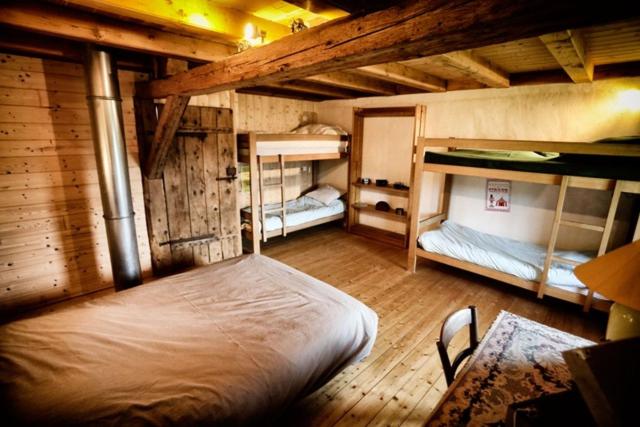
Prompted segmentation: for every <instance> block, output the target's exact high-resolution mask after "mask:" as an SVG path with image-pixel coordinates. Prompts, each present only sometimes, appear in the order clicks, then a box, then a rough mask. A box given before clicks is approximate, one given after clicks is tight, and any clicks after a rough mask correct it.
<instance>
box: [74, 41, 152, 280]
mask: <svg viewBox="0 0 640 427" xmlns="http://www.w3.org/2000/svg"><path fill="white" fill-rule="evenodd" d="M84 71H85V81H86V87H87V104H88V106H89V114H90V117H91V129H92V133H93V146H94V150H95V155H96V164H97V168H98V180H99V182H100V196H101V199H102V209H103V212H104V222H105V226H106V229H107V240H108V244H109V254H110V256H111V271H112V272H113V281H114V285H115V288H116V290H122V289H126V288H129V287H132V286H135V285H138V284H140V283H141V281H142V280H141V276H142V274H141V271H140V258H139V255H138V242H137V239H136V228H135V222H134V212H133V203H132V201H131V187H130V184H129V167H128V164H127V150H126V144H125V139H124V127H123V121H122V107H121V102H122V100H121V99H120V87H119V84H118V70H117V68H116V63H115V60H114V59H113V58H112V57H111V55H110V54H109V53H108V52H106V51H104V50H101V49H99V48H96V47H94V46H92V45H87V47H86V50H85V61H84Z"/></svg>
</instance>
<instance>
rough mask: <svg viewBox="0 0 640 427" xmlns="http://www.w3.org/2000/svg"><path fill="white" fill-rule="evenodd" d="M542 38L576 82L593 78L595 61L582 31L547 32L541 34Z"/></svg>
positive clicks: (585, 81)
mask: <svg viewBox="0 0 640 427" xmlns="http://www.w3.org/2000/svg"><path fill="white" fill-rule="evenodd" d="M540 40H541V41H542V43H544V45H545V46H546V47H547V49H548V50H549V52H550V53H551V55H553V57H554V58H555V59H556V61H558V64H560V66H561V67H562V69H563V70H564V71H565V72H566V73H567V75H568V76H569V77H570V78H571V80H573V82H574V83H587V82H590V81H592V80H593V62H592V61H591V58H590V57H589V52H588V50H587V46H586V45H585V42H584V38H583V37H582V33H581V32H580V31H577V30H567V31H560V32H556V33H551V34H545V35H542V36H540Z"/></svg>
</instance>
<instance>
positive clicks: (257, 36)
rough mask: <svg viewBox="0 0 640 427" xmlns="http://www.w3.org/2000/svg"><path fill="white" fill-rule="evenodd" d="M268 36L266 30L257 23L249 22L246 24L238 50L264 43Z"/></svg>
mask: <svg viewBox="0 0 640 427" xmlns="http://www.w3.org/2000/svg"><path fill="white" fill-rule="evenodd" d="M266 37H267V32H266V31H264V30H260V29H259V28H258V26H257V25H255V24H252V23H247V25H245V26H244V38H243V39H242V40H240V41H239V42H238V52H242V51H243V50H247V49H249V48H250V47H254V46H259V45H261V44H264V40H265V38H266Z"/></svg>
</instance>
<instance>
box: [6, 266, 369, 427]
mask: <svg viewBox="0 0 640 427" xmlns="http://www.w3.org/2000/svg"><path fill="white" fill-rule="evenodd" d="M376 330H377V316H376V314H375V312H373V311H372V310H371V309H369V308H368V307H366V306H365V305H364V304H362V303H360V302H359V301H357V300H356V299H354V298H352V297H350V296H349V295H347V294H345V293H343V292H341V291H339V290H338V289H335V288H333V287H331V286H330V285H328V284H326V283H324V282H321V281H319V280H316V279H314V278H312V277H310V276H308V275H306V274H303V273H301V272H299V271H297V270H294V269H293V268H290V267H288V266H286V265H284V264H281V263H279V262H277V261H274V260H272V259H269V258H267V257H264V256H260V255H248V256H244V257H240V258H236V259H233V260H229V261H225V262H222V263H220V264H216V265H211V266H206V267H200V268H197V269H194V270H191V271H188V272H186V273H183V274H179V275H174V276H169V277H165V278H162V279H159V280H156V281H154V282H151V283H149V284H145V285H142V286H138V287H136V288H132V289H129V290H126V291H123V292H120V293H117V294H114V295H110V296H107V297H102V298H99V299H95V300H93V301H90V302H86V303H83V304H80V305H76V306H73V307H69V308H67V309H62V310H60V311H58V312H53V313H49V314H46V315H42V316H39V317H33V318H29V319H24V320H18V321H14V322H12V323H8V324H5V325H3V326H1V327H0V402H2V403H1V404H0V405H2V410H3V419H4V420H5V421H4V422H3V425H7V423H8V420H10V421H12V422H13V423H15V424H31V425H78V424H82V425H84V424H91V425H96V424H99V425H103V424H109V425H111V424H121V425H142V424H144V425H181V426H182V425H220V424H222V425H236V424H241V423H247V424H255V423H257V422H259V420H264V418H262V417H265V416H275V415H276V414H277V413H278V412H279V411H281V410H283V408H286V407H287V406H288V405H289V404H291V403H292V402H293V401H295V400H296V399H298V398H300V397H302V396H305V395H306V394H309V393H311V392H312V391H314V390H315V389H317V388H318V387H320V386H322V385H323V384H325V383H326V382H327V381H328V380H329V379H331V378H332V377H333V376H334V375H336V374H337V373H338V372H340V371H341V370H342V369H344V368H345V367H346V366H347V365H349V364H352V363H355V362H357V361H359V360H361V359H362V358H364V357H366V356H367V355H368V354H369V352H370V351H371V348H372V346H373V343H374V340H375V337H376Z"/></svg>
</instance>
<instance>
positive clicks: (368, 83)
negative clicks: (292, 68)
mask: <svg viewBox="0 0 640 427" xmlns="http://www.w3.org/2000/svg"><path fill="white" fill-rule="evenodd" d="M304 80H305V81H309V82H315V83H322V84H325V85H329V86H333V87H340V88H343V89H349V90H355V91H358V92H365V93H368V94H373V95H398V94H400V93H402V92H401V91H400V90H398V87H397V86H396V85H394V84H390V83H388V82H385V81H382V80H377V79H374V78H371V77H366V76H360V75H357V74H353V73H347V72H336V73H327V74H318V75H315V76H311V77H307V78H305V79H304Z"/></svg>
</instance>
